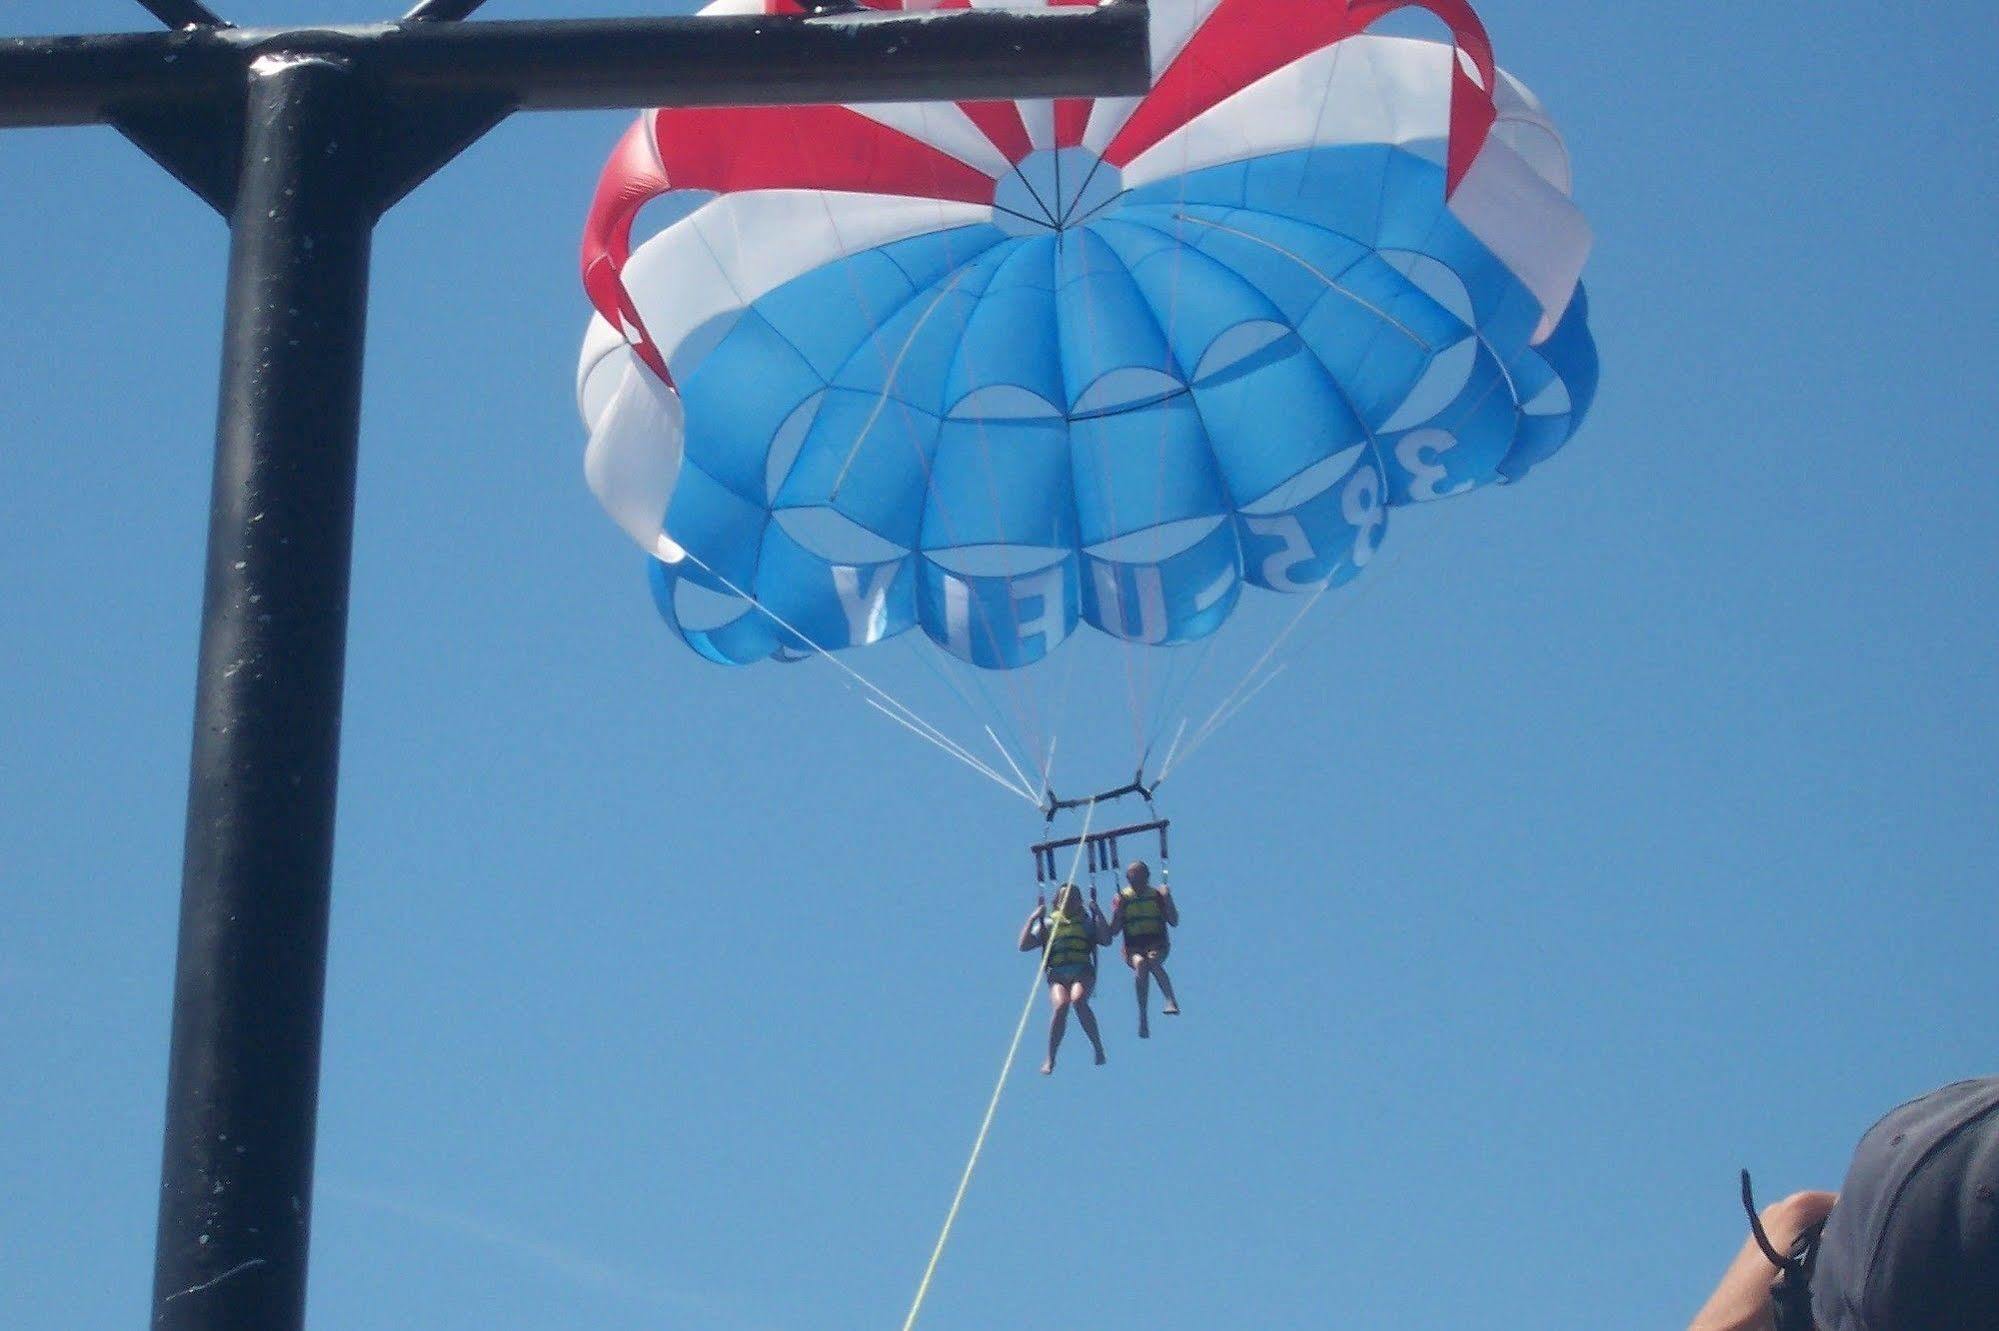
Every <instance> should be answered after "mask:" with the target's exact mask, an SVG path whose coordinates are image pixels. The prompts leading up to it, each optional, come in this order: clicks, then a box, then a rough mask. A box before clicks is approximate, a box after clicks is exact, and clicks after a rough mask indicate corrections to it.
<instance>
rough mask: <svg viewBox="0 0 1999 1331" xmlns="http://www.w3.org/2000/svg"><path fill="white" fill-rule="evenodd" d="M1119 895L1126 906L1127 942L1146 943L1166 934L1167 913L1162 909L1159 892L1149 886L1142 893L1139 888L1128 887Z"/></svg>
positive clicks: (1120, 901) (1125, 936) (1124, 922)
mask: <svg viewBox="0 0 1999 1331" xmlns="http://www.w3.org/2000/svg"><path fill="white" fill-rule="evenodd" d="M1117 895H1118V902H1119V904H1120V905H1122V906H1123V907H1124V919H1123V921H1122V923H1123V925H1124V941H1125V942H1127V943H1144V942H1150V941H1151V940H1152V939H1155V938H1164V937H1165V936H1166V913H1165V912H1164V911H1163V910H1161V909H1160V906H1159V893H1158V892H1156V891H1154V890H1153V889H1152V888H1149V887H1148V888H1146V889H1145V891H1144V893H1143V894H1140V892H1139V891H1138V889H1137V888H1133V887H1127V888H1123V889H1121V890H1120V891H1119V892H1118V894H1117Z"/></svg>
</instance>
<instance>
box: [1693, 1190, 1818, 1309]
mask: <svg viewBox="0 0 1999 1331" xmlns="http://www.w3.org/2000/svg"><path fill="white" fill-rule="evenodd" d="M1838 1200H1839V1198H1838V1196H1837V1195H1836V1194H1834V1193H1830V1192H1794V1193H1792V1194H1791V1195H1790V1196H1789V1197H1786V1198H1784V1200H1782V1201H1781V1202H1772V1203H1771V1204H1770V1205H1769V1206H1766V1207H1764V1208H1763V1210H1762V1212H1761V1214H1760V1215H1759V1217H1758V1218H1759V1219H1760V1220H1761V1221H1762V1222H1763V1233H1764V1235H1765V1236H1766V1237H1768V1238H1769V1240H1770V1246H1771V1247H1772V1248H1774V1249H1775V1250H1776V1251H1778V1252H1780V1253H1788V1252H1790V1251H1791V1249H1792V1247H1793V1246H1795V1245H1796V1243H1797V1241H1798V1236H1799V1235H1801V1234H1803V1233H1804V1232H1805V1231H1806V1230H1808V1229H1810V1228H1811V1227H1812V1226H1813V1225H1816V1224H1818V1223H1819V1222H1820V1221H1822V1220H1824V1219H1825V1218H1826V1217H1827V1216H1828V1215H1830V1214H1831V1213H1832V1206H1833V1203H1834V1202H1836V1201H1838ZM1777 1274H1778V1272H1777V1268H1776V1267H1774V1266H1772V1265H1770V1259H1769V1258H1768V1257H1765V1256H1764V1255H1763V1249H1762V1248H1761V1247H1759V1246H1758V1245H1757V1242H1756V1239H1755V1237H1754V1236H1753V1235H1752V1236H1751V1237H1750V1238H1749V1239H1748V1240H1746V1241H1745V1242H1744V1243H1743V1245H1742V1250H1741V1251H1740V1252H1738V1253H1737V1254H1736V1255H1735V1260H1734V1261H1733V1262H1731V1263H1729V1266H1728V1270H1726V1271H1725V1272H1723V1273H1722V1277H1721V1283H1720V1284H1719V1285H1716V1286H1715V1290H1714V1293H1713V1294H1711V1295H1709V1296H1708V1301H1707V1302H1706V1303H1704V1304H1702V1305H1701V1310H1700V1311H1699V1312H1698V1313H1696V1314H1694V1320H1693V1322H1692V1323H1691V1324H1689V1326H1688V1327H1687V1331H1770V1328H1771V1327H1772V1325H1773V1321H1772V1315H1771V1310H1770V1286H1771V1285H1772V1284H1773V1283H1774V1282H1775V1281H1776V1279H1777Z"/></svg>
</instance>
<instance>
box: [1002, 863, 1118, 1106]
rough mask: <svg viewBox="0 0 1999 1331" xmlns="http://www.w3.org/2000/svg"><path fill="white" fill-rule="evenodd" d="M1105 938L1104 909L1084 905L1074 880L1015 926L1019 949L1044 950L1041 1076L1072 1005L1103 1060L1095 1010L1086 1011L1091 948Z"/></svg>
mask: <svg viewBox="0 0 1999 1331" xmlns="http://www.w3.org/2000/svg"><path fill="white" fill-rule="evenodd" d="M1110 941H1111V928H1110V923H1109V922H1108V921H1106V920H1105V919H1104V913H1103V912H1102V911H1101V910H1099V909H1097V905H1096V903H1095V902H1091V903H1090V904H1089V905H1088V907H1085V906H1084V904H1083V894H1082V892H1081V891H1079V890H1078V889H1077V887H1076V885H1075V884H1074V883H1068V884H1065V885H1064V886H1063V887H1062V888H1061V890H1060V891H1058V892H1056V894H1055V909H1054V911H1053V912H1052V913H1051V912H1050V911H1049V910H1048V909H1047V908H1046V907H1044V906H1042V905H1040V904H1039V903H1037V904H1036V905H1035V907H1034V911H1033V913H1032V914H1030V915H1029V916H1028V917H1027V923H1026V924H1024V925H1022V926H1021V930H1020V950H1021V951H1022V952H1033V951H1035V950H1037V949H1040V948H1046V949H1047V969H1048V1003H1049V1006H1050V1007H1051V1008H1052V1009H1053V1011H1052V1012H1051V1013H1050V1014H1049V1018H1048V1061H1047V1062H1045V1063H1043V1064H1042V1065H1041V1074H1042V1075H1043V1076H1044V1077H1045V1076H1047V1075H1048V1074H1049V1073H1051V1072H1053V1071H1055V1051H1056V1050H1057V1049H1058V1048H1060V1047H1061V1045H1062V1034H1063V1032H1064V1031H1065V1030H1066V1029H1067V1028H1068V1025H1069V1009H1070V1008H1072V1007H1073V1008H1074V1009H1076V1020H1077V1021H1079V1022H1081V1023H1082V1025H1083V1034H1084V1035H1087V1036H1088V1037H1090V1047H1091V1048H1092V1049H1094V1050H1096V1054H1097V1063H1098V1065H1099V1066H1102V1064H1103V1062H1104V1042H1103V1040H1102V1039H1101V1038H1100V1037H1099V1036H1098V1035H1097V1014H1096V1013H1094V1012H1092V1011H1091V1010H1090V991H1091V990H1092V989H1094V988H1095V987H1096V983H1097V949H1098V948H1100V947H1102V946H1104V945H1105V944H1106V943H1108V942H1110Z"/></svg>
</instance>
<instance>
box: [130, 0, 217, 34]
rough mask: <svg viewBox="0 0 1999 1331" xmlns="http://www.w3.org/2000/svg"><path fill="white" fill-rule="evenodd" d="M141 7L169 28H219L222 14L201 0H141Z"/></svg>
mask: <svg viewBox="0 0 1999 1331" xmlns="http://www.w3.org/2000/svg"><path fill="white" fill-rule="evenodd" d="M139 6H140V8H142V9H144V10H145V11H146V12H147V13H148V14H151V15H152V16H153V17H154V18H156V19H158V20H159V21H160V22H162V23H164V24H166V25H167V26H168V27H169V28H218V27H222V26H223V20H222V18H221V16H219V15H218V14H216V12H215V11H214V10H212V9H210V8H209V7H208V6H206V5H204V4H202V3H201V0H139Z"/></svg>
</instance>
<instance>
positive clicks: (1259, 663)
mask: <svg viewBox="0 0 1999 1331" xmlns="http://www.w3.org/2000/svg"><path fill="white" fill-rule="evenodd" d="M1332 585H1333V584H1332V582H1331V581H1330V580H1329V581H1326V582H1323V583H1320V584H1319V589H1318V590H1317V591H1315V592H1313V593H1312V594H1311V595H1310V596H1308V597H1306V598H1305V604H1304V605H1302V606H1299V607H1298V613H1297V614H1295V615H1293V616H1291V622H1290V623H1288V624H1286V625H1285V626H1284V628H1283V629H1282V630H1281V631H1280V632H1279V633H1278V635H1277V636H1276V637H1275V638H1272V639H1271V640H1270V645H1269V646H1268V647H1266V648H1264V649H1263V655H1261V656H1259V657H1257V658H1256V660H1254V661H1252V662H1251V663H1250V667H1249V669H1247V670H1245V671H1243V672H1242V678H1241V679H1240V680H1238V681H1237V682H1236V686H1235V688H1234V689H1232V690H1230V691H1229V694H1228V696H1227V697H1225V698H1223V699H1222V701H1221V704H1220V705H1219V706H1217V707H1216V708H1215V710H1214V711H1213V712H1210V713H1209V714H1208V719H1207V720H1205V721H1203V722H1202V723H1201V725H1200V728H1199V729H1198V730H1196V731H1195V732H1194V742H1193V743H1192V744H1189V745H1188V746H1187V753H1186V754H1182V755H1181V757H1182V758H1183V759H1184V758H1185V757H1187V756H1188V755H1190V754H1192V753H1193V751H1194V750H1195V749H1196V748H1198V747H1199V746H1200V743H1201V741H1202V740H1204V739H1206V738H1207V737H1208V736H1209V735H1210V734H1211V733H1213V730H1214V726H1215V723H1216V721H1217V719H1219V718H1220V717H1221V715H1222V713H1223V712H1225V711H1227V710H1228V709H1229V707H1230V706H1231V705H1232V704H1233V703H1234V702H1235V700H1236V698H1237V696H1238V695H1240V694H1241V693H1242V691H1243V689H1244V688H1245V687H1247V686H1248V684H1249V681H1250V678H1251V677H1252V676H1253V675H1255V674H1256V673H1257V672H1258V671H1259V670H1262V669H1263V667H1264V663H1265V662H1267V661H1269V660H1270V658H1271V656H1272V655H1274V654H1275V653H1276V651H1277V649H1278V648H1279V647H1282V646H1283V645H1284V640H1285V639H1286V638H1289V637H1290V636H1291V633H1292V631H1293V630H1294V629H1296V628H1297V627H1298V625H1299V624H1300V623H1302V622H1304V619H1305V615H1306V613H1307V612H1309V611H1310V610H1311V608H1312V607H1313V606H1315V605H1317V604H1318V603H1319V598H1320V597H1322V596H1324V595H1325V594H1326V593H1327V592H1328V591H1329V590H1331V588H1332ZM1271 678H1275V674H1274V673H1273V674H1272V675H1271V676H1270V677H1268V678H1266V679H1265V680H1264V681H1263V683H1264V684H1267V683H1269V682H1270V679H1271ZM1262 687H1263V685H1262V684H1259V685H1258V686H1257V688H1258V689H1261V688H1262ZM1244 701H1245V702H1246V701H1248V699H1244ZM1231 715H1233V713H1231ZM1172 771H1173V768H1172V765H1171V764H1168V765H1167V767H1166V768H1165V770H1163V771H1162V772H1160V774H1159V780H1158V781H1155V782H1154V783H1153V786H1154V788H1155V789H1156V788H1157V787H1158V786H1159V785H1160V784H1161V783H1163V782H1164V781H1165V780H1166V778H1167V777H1168V776H1170V775H1171V774H1172Z"/></svg>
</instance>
